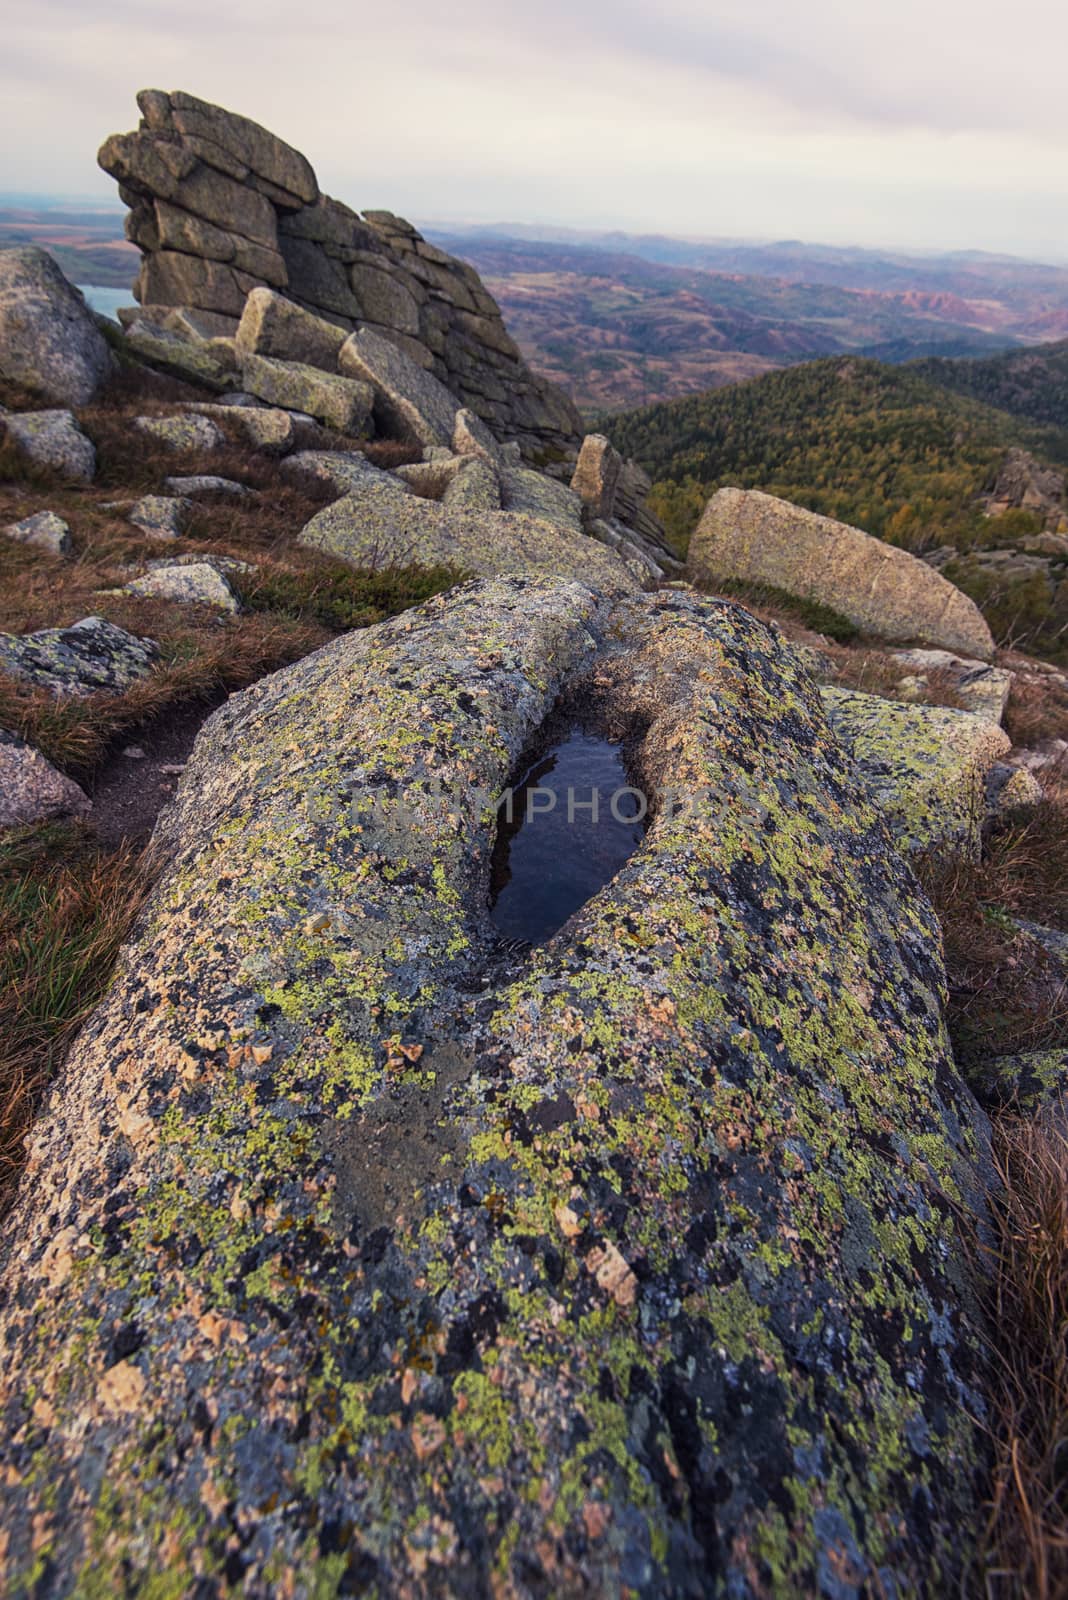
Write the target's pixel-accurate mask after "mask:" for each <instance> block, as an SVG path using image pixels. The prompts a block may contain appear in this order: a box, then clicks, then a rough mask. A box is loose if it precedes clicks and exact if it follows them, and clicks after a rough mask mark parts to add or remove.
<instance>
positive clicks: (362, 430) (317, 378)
mask: <svg viewBox="0 0 1068 1600" xmlns="http://www.w3.org/2000/svg"><path fill="white" fill-rule="evenodd" d="M241 381H242V382H243V383H244V385H245V388H246V389H247V390H248V391H249V393H250V394H254V395H256V397H257V398H258V399H260V400H266V401H267V402H268V404H269V405H272V406H281V407H283V408H284V409H286V410H291V411H303V412H305V413H307V415H308V416H310V417H314V418H315V419H316V421H318V422H325V423H326V424H327V426H328V427H331V428H334V429H336V431H337V432H338V433H347V434H349V435H351V437H352V438H354V439H359V438H362V437H363V436H364V435H365V434H366V433H367V430H368V424H369V422H370V419H371V402H372V398H373V395H372V391H371V388H370V385H369V384H366V383H359V382H357V381H356V379H354V378H351V377H339V376H338V375H337V374H336V373H332V372H321V371H320V370H319V368H318V367H310V366H307V365H305V364H304V363H302V362H299V361H275V360H274V359H273V358H271V357H268V356H257V355H251V354H246V355H244V356H243V357H242V365H241Z"/></svg>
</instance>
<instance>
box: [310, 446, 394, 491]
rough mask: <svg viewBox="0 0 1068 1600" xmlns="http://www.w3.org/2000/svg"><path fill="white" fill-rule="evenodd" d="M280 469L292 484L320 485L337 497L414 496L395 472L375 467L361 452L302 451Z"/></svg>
mask: <svg viewBox="0 0 1068 1600" xmlns="http://www.w3.org/2000/svg"><path fill="white" fill-rule="evenodd" d="M281 470H282V476H283V477H285V478H288V479H289V480H290V481H291V482H294V483H314V484H318V485H319V486H320V487H321V488H325V489H331V490H333V491H334V493H335V495H336V496H338V497H340V496H342V495H347V494H352V493H354V492H359V493H360V494H361V495H363V496H365V497H367V496H369V495H372V494H378V495H380V496H385V497H388V498H390V499H397V498H403V497H404V496H405V495H411V493H412V490H411V487H410V486H409V485H408V484H406V483H405V482H404V480H403V479H402V478H399V477H398V476H397V475H396V473H393V472H384V471H383V470H382V468H381V467H375V466H372V464H371V462H370V461H368V459H367V457H366V456H364V455H361V454H360V453H359V451H358V450H351V451H346V450H300V451H298V453H297V454H296V455H295V456H290V457H289V459H288V460H287V461H283V462H282V469H281Z"/></svg>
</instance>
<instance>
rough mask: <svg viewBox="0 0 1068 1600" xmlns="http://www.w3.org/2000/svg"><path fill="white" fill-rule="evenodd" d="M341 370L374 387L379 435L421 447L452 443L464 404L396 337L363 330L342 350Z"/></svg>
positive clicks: (340, 358)
mask: <svg viewBox="0 0 1068 1600" xmlns="http://www.w3.org/2000/svg"><path fill="white" fill-rule="evenodd" d="M338 366H339V368H340V369H341V371H342V372H347V373H349V374H350V375H351V376H352V377H354V378H358V379H360V380H361V381H362V382H364V383H368V384H370V385H371V388H372V390H373V391H374V409H375V423H376V425H377V427H378V430H379V432H380V433H384V434H385V435H386V436H387V437H389V438H394V439H403V440H411V441H412V442H413V443H414V444H420V445H449V444H451V443H452V434H453V427H454V424H455V421H456V413H457V412H458V411H459V409H460V402H459V400H457V399H456V396H455V395H453V394H450V393H449V391H448V389H446V387H445V385H444V384H443V383H439V381H438V379H437V378H435V377H434V376H433V374H432V373H429V372H424V371H423V369H422V368H421V367H419V366H418V365H417V364H416V363H415V362H414V361H413V360H412V359H411V357H410V356H408V355H405V353H404V351H403V350H401V349H400V348H399V347H398V346H397V345H396V344H394V343H393V341H392V340H391V339H386V338H383V336H382V335H381V334H378V333H372V332H371V330H370V328H360V329H359V330H358V332H356V333H354V334H353V335H352V336H351V338H348V339H346V341H345V343H344V344H343V345H342V346H341V350H340V353H339V355H338Z"/></svg>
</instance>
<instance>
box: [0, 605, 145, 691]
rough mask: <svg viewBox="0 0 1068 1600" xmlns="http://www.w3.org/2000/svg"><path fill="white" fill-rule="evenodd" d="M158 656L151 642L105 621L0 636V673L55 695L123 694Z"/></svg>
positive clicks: (85, 619) (96, 619) (91, 620)
mask: <svg viewBox="0 0 1068 1600" xmlns="http://www.w3.org/2000/svg"><path fill="white" fill-rule="evenodd" d="M158 655H159V649H158V646H157V645H156V643H155V640H153V639H139V638H138V637H137V636H136V635H135V634H132V633H127V632H126V630H125V628H119V627H116V625H115V624H114V623H113V622H106V621H105V620H104V618H103V617H83V619H82V620H81V622H75V623H74V624H73V625H72V626H71V627H69V628H43V629H42V630H41V631H40V632H39V633H23V634H17V633H0V672H6V673H8V674H10V676H11V677H13V678H22V679H24V680H25V681H27V682H29V683H33V684H38V685H40V686H41V687H42V688H45V689H50V690H51V691H52V692H53V694H57V695H58V694H69V695H86V694H97V693H105V694H123V693H124V692H125V691H126V690H127V689H129V688H130V687H131V685H132V684H134V683H136V682H137V680H138V679H139V678H144V677H147V676H148V674H149V673H150V672H151V671H152V668H153V666H154V665H155V662H156V658H157V656H158Z"/></svg>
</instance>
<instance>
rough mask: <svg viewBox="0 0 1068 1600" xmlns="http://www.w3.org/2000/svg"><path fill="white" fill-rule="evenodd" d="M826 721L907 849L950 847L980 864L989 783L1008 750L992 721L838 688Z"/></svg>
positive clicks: (828, 695)
mask: <svg viewBox="0 0 1068 1600" xmlns="http://www.w3.org/2000/svg"><path fill="white" fill-rule="evenodd" d="M820 694H821V697H822V699H823V704H824V708H825V710H826V713H827V718H828V721H829V722H830V724H831V727H832V728H833V729H834V731H835V733H836V734H837V736H838V738H839V739H840V740H841V741H842V744H843V745H844V747H845V749H846V750H847V751H848V752H849V754H850V756H851V757H852V759H853V760H854V761H855V762H856V764H857V767H858V769H859V771H860V775H861V777H862V779H863V781H864V783H865V785H866V787H867V788H868V790H869V792H870V794H871V796H872V798H873V799H874V800H875V801H876V802H877V804H878V805H879V806H880V808H881V809H882V811H883V812H884V814H885V816H886V818H887V821H888V822H889V823H890V826H891V829H892V830H893V833H894V836H895V838H896V839H897V840H898V843H899V845H900V847H901V848H902V849H903V850H928V849H932V848H949V849H952V850H955V851H960V852H961V853H962V854H964V855H968V856H971V857H973V858H975V859H978V855H979V846H980V830H981V828H982V823H983V818H984V816H985V814H986V778H987V773H988V772H989V770H990V768H991V767H992V766H993V765H994V763H995V762H996V761H997V760H998V759H999V758H1000V757H1001V756H1003V755H1004V754H1005V753H1006V751H1007V750H1008V749H1009V747H1010V741H1009V737H1008V735H1007V734H1006V733H1003V732H1002V730H1001V729H1000V728H999V727H997V725H996V724H995V723H993V722H991V721H990V719H989V718H988V717H981V716H976V715H974V714H973V713H972V712H969V711H953V710H950V709H949V708H948V707H946V706H910V705H902V704H901V703H900V702H899V701H896V700H883V699H881V698H880V697H879V696H878V695H873V694H860V693H858V692H856V691H854V690H852V689H838V688H835V687H833V686H829V687H825V688H823V689H822V690H821V691H820Z"/></svg>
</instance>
